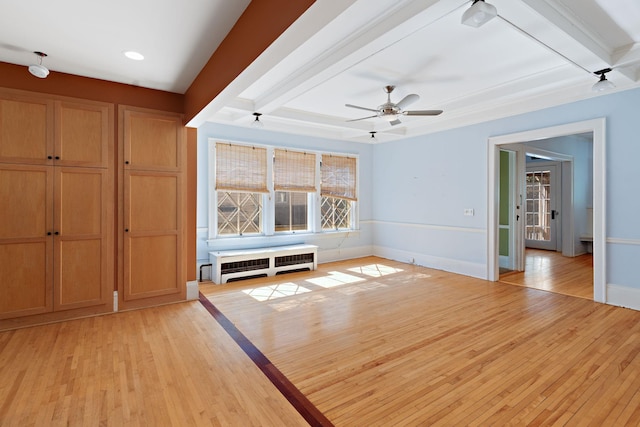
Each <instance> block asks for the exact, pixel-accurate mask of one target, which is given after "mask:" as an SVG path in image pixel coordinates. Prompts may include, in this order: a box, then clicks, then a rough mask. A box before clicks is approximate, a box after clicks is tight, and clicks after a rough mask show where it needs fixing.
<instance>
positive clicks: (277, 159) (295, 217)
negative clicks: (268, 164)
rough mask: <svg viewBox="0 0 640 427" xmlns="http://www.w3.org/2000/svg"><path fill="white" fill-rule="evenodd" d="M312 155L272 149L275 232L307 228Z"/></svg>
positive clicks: (312, 188)
mask: <svg viewBox="0 0 640 427" xmlns="http://www.w3.org/2000/svg"><path fill="white" fill-rule="evenodd" d="M315 181H316V155H315V154H314V153H307V152H303V151H294V150H285V149H275V150H274V154H273V188H274V190H275V201H274V208H275V215H274V218H275V232H276V233H277V232H293V231H305V230H309V223H310V221H309V209H308V199H309V197H308V195H309V193H315V191H316V185H315Z"/></svg>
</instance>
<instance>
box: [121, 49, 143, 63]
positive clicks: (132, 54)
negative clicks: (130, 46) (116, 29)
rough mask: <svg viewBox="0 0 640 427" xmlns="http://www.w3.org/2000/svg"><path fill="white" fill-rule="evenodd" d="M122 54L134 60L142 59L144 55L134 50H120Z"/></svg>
mask: <svg viewBox="0 0 640 427" xmlns="http://www.w3.org/2000/svg"><path fill="white" fill-rule="evenodd" d="M122 54H123V55H124V56H126V57H127V58H129V59H133V60H134V61H142V60H143V59H144V55H142V54H141V53H140V52H136V51H134V50H127V51H125V52H122Z"/></svg>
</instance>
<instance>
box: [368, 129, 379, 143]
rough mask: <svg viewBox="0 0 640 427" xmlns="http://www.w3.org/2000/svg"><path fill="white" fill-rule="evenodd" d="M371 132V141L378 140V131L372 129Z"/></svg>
mask: <svg viewBox="0 0 640 427" xmlns="http://www.w3.org/2000/svg"><path fill="white" fill-rule="evenodd" d="M369 133H370V134H371V138H370V140H371V142H376V141H377V140H378V138H376V133H377V132H376V131H371V132H369Z"/></svg>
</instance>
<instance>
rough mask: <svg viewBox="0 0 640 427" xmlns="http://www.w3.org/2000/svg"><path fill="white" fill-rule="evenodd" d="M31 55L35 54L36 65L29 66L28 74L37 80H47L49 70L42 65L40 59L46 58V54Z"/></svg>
mask: <svg viewBox="0 0 640 427" xmlns="http://www.w3.org/2000/svg"><path fill="white" fill-rule="evenodd" d="M33 53H35V55H36V57H37V58H38V63H37V64H31V65H29V72H30V73H31V74H33V75H34V76H36V77H37V78H39V79H45V78H47V76H48V75H49V69H48V68H47V67H45V66H44V65H42V58H44V57H46V56H47V54H46V53H42V52H33Z"/></svg>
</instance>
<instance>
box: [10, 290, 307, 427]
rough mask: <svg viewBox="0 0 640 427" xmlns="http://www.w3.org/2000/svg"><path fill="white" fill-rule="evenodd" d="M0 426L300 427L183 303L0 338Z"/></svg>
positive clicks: (218, 332)
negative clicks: (201, 426) (202, 426)
mask: <svg viewBox="0 0 640 427" xmlns="http://www.w3.org/2000/svg"><path fill="white" fill-rule="evenodd" d="M0 425H1V426H3V427H8V426H20V427H25V426H129V425H133V426H145V425H146V426H200V425H204V426H212V425H213V426H265V425H266V426H305V425H308V424H307V423H306V422H305V421H304V419H303V418H302V417H301V416H300V415H299V414H298V413H297V411H296V410H295V409H294V408H293V407H292V406H291V405H290V404H289V402H287V400H286V399H285V398H284V397H283V396H282V395H281V394H280V393H279V392H278V391H277V390H276V388H275V387H274V386H273V384H271V382H269V380H268V379H267V378H266V377H265V376H264V375H263V374H262V372H260V370H259V369H258V368H257V367H255V366H254V364H253V363H252V362H251V361H250V359H249V358H248V357H247V356H246V355H245V354H244V353H243V352H242V350H241V349H240V348H239V347H238V346H237V345H236V344H235V342H233V340H232V339H231V338H230V337H229V336H228V335H227V333H226V332H225V331H224V330H223V329H222V328H221V327H220V326H219V325H218V324H217V323H216V322H215V321H214V320H213V319H212V318H211V316H210V315H209V313H207V312H206V310H205V309H204V307H202V305H201V304H200V303H199V302H189V303H183V304H176V305H168V306H163V307H157V308H151V309H144V310H139V311H131V312H123V313H117V314H113V315H109V316H102V317H94V318H87V319H80V320H74V321H68V322H64V323H56V324H51V325H45V326H36V327H31V328H26V329H19V330H14V331H7V332H0Z"/></svg>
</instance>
